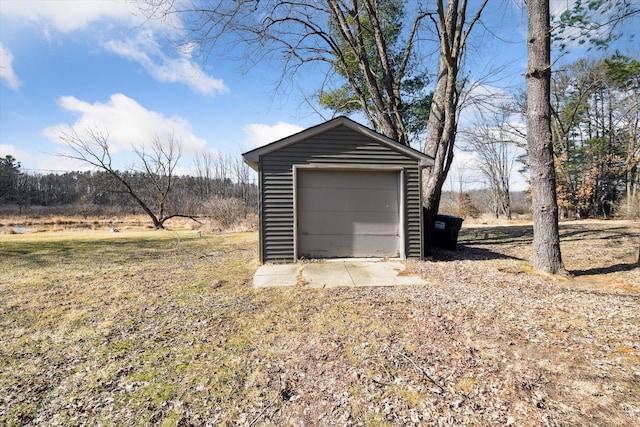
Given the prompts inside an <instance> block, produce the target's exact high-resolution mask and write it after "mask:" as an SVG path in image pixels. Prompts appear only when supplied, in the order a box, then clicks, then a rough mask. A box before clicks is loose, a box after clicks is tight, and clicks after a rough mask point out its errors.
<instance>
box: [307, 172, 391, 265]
mask: <svg viewBox="0 0 640 427" xmlns="http://www.w3.org/2000/svg"><path fill="white" fill-rule="evenodd" d="M399 186H400V179H399V172H398V171H340V170H298V172H297V189H296V190H297V191H296V197H297V219H298V224H297V233H298V236H297V237H298V257H304V258H342V257H385V256H386V257H394V258H395V257H399V256H400V191H399Z"/></svg>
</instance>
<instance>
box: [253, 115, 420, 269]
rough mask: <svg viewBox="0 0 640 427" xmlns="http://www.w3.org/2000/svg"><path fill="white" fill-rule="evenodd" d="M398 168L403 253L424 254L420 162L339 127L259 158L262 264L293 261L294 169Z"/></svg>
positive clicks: (413, 255)
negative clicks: (401, 191) (401, 182)
mask: <svg viewBox="0 0 640 427" xmlns="http://www.w3.org/2000/svg"><path fill="white" fill-rule="evenodd" d="M294 164H295V165H311V164H314V165H322V164H327V165H328V164H332V165H341V164H344V165H345V166H348V165H364V166H370V167H375V166H376V165H381V166H395V167H402V168H403V170H404V174H403V175H404V180H405V182H404V188H405V197H404V201H405V205H404V218H405V230H404V235H405V254H406V256H407V258H413V259H420V258H421V254H422V239H421V234H422V230H421V226H420V224H421V206H420V168H419V165H418V160H416V159H414V158H411V157H409V156H407V155H406V154H404V153H401V152H398V151H395V150H393V149H392V148H391V147H389V146H387V145H384V144H380V143H379V142H377V141H375V140H372V139H370V138H368V137H366V136H365V135H362V134H360V133H359V132H356V131H353V130H351V129H349V128H347V127H344V126H339V127H337V128H335V129H332V130H329V131H327V132H325V133H323V134H321V135H316V136H314V137H311V138H309V139H306V140H304V141H301V142H298V143H295V144H292V145H289V146H287V147H284V148H282V149H280V150H277V151H274V152H272V153H269V154H266V155H264V156H262V157H261V158H260V171H261V177H260V178H261V179H260V181H261V187H262V188H261V203H262V208H261V212H262V215H261V218H260V230H261V233H260V239H261V242H260V243H261V248H262V253H261V258H262V262H274V263H282V262H294V261H295V260H296V254H295V253H294V239H295V236H294V220H295V212H294V200H293V198H294V188H293V185H294V183H293V165H294Z"/></svg>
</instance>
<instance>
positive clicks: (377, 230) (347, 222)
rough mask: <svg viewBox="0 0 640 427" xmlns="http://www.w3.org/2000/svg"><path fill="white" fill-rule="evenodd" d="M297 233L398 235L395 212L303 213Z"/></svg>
mask: <svg viewBox="0 0 640 427" xmlns="http://www.w3.org/2000/svg"><path fill="white" fill-rule="evenodd" d="M304 216H305V218H306V220H305V221H304V222H301V224H300V225H299V233H300V234H302V235H305V234H306V235H308V234H345V235H351V234H354V233H355V234H365V235H366V234H379V235H390V236H397V235H398V228H399V225H398V214H397V212H309V211H307V212H304Z"/></svg>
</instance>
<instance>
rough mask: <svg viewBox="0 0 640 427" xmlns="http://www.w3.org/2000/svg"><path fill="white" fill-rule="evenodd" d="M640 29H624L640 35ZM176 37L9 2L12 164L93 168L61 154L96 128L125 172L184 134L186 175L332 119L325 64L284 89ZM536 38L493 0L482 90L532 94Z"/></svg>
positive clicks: (2, 13) (1, 120) (62, 8)
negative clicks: (529, 39)
mask: <svg viewBox="0 0 640 427" xmlns="http://www.w3.org/2000/svg"><path fill="white" fill-rule="evenodd" d="M427 3H428V2H427ZM470 3H471V5H472V6H473V5H475V4H477V1H473V0H472V1H471V2H470ZM571 3H572V2H571V1H567V0H553V1H552V9H553V11H554V12H555V13H559V11H561V10H562V9H564V8H566V7H567V5H570V4H571ZM407 4H408V9H411V7H412V5H414V4H415V3H414V2H411V1H409V2H408V3H407ZM474 10H475V9H474ZM174 19H179V18H178V17H174ZM638 21H640V20H638V19H636V20H635V23H634V22H628V23H627V24H625V27H624V28H623V31H625V32H626V33H630V32H637V31H638V30H637V28H638V27H639V26H638V24H640V22H638ZM173 24H175V22H174V23H173ZM175 28H176V25H167V23H166V22H162V21H158V20H147V19H146V17H145V15H144V13H142V11H141V10H140V9H139V8H138V7H137V6H136V4H135V3H134V2H131V1H124V0H122V1H118V0H114V1H100V0H93V1H80V0H78V1H64V0H45V1H36V0H33V1H32V0H0V157H4V156H6V155H12V156H14V157H15V158H16V159H17V160H18V161H20V163H21V164H22V167H23V169H24V170H26V171H31V172H34V173H48V172H50V171H55V172H57V171H65V170H78V169H81V168H82V169H84V167H82V166H81V165H79V164H74V163H73V162H71V161H69V160H67V159H64V158H62V157H60V156H57V155H55V154H56V153H59V152H60V150H62V149H63V146H62V145H61V144H60V142H59V135H60V133H61V132H63V131H64V130H65V129H67V128H68V127H69V126H73V127H74V128H76V129H82V128H87V127H93V128H100V129H103V130H107V131H108V133H109V142H110V146H111V149H112V152H113V155H114V159H115V161H116V162H120V163H117V164H120V165H121V167H122V168H125V167H128V165H130V164H131V162H132V161H133V160H132V159H133V157H132V155H131V146H132V144H135V145H138V146H140V145H144V144H145V143H148V142H149V141H150V140H151V137H152V136H157V137H160V138H162V137H163V136H165V135H169V134H172V135H173V136H174V137H175V138H176V139H178V140H180V141H181V142H182V145H183V150H182V151H183V154H182V159H181V162H180V172H181V173H185V174H188V173H190V172H191V171H192V170H193V161H194V156H197V155H198V153H202V152H203V151H210V152H212V153H214V154H222V155H239V154H240V153H241V152H244V151H247V150H250V149H253V148H256V147H258V146H261V145H264V144H266V143H269V142H273V141H275V140H278V139H280V138H282V137H285V136H288V135H291V134H293V133H296V132H298V131H300V130H302V129H304V128H306V127H309V126H313V125H316V124H319V123H322V122H323V121H325V120H327V119H330V118H331V117H332V112H331V111H327V110H324V109H322V108H320V107H319V106H318V104H317V102H316V101H315V98H314V95H316V94H317V90H318V88H319V87H320V85H321V84H322V82H323V80H324V79H325V76H326V72H327V69H326V68H323V66H319V65H308V66H305V67H303V68H301V69H300V70H299V71H298V73H297V74H296V75H294V76H293V78H291V79H289V78H287V79H285V80H283V81H280V79H279V78H280V76H281V73H282V69H281V64H280V63H279V61H277V60H275V59H271V60H267V59H265V60H264V61H258V62H257V63H256V64H255V65H254V66H252V67H247V61H248V59H246V58H245V60H243V59H242V55H241V54H240V49H241V48H240V47H237V48H236V47H235V46H233V45H231V46H230V45H225V43H224V40H222V41H221V43H219V44H218V46H217V47H216V48H215V49H214V50H213V51H211V53H210V54H209V55H208V56H206V57H203V56H198V55H195V54H194V51H192V50H190V49H185V48H182V49H179V50H178V49H172V48H170V46H169V45H168V44H167V43H166V42H165V41H166V40H167V39H169V38H173V36H176V34H175V32H176V31H177V30H175ZM424 34H425V37H424V41H423V42H422V45H421V49H422V51H423V55H424V58H425V63H426V64H431V67H432V68H435V67H436V64H437V61H436V59H435V56H434V53H435V52H437V45H434V44H433V43H430V42H429V41H428V39H429V37H430V35H429V31H428V30H425V32H424ZM525 38H526V11H525V9H524V6H523V2H522V1H521V0H490V2H489V5H488V7H487V10H486V11H485V12H484V18H483V25H482V26H479V27H478V28H477V29H476V31H475V34H474V37H473V38H472V39H471V40H470V45H469V50H468V54H467V57H466V59H465V67H466V69H467V70H468V71H467V73H468V76H469V78H470V80H471V81H473V82H474V85H475V86H474V91H477V93H480V94H482V93H484V94H492V95H493V94H496V96H499V95H500V94H504V93H506V92H511V91H514V90H523V89H524V84H525V82H524V71H525V69H526V44H525ZM634 43H635V42H634V41H630V39H629V37H623V38H622V39H621V40H620V42H619V44H617V45H615V46H612V47H611V51H615V49H619V50H620V51H621V52H622V53H624V54H627V55H630V56H634V57H637V56H638V48H637V46H636V45H635V44H634ZM569 51H570V54H568V55H567V54H565V55H560V54H558V53H556V55H555V58H554V59H557V61H558V62H557V63H556V66H557V64H561V63H567V61H571V60H575V59H577V58H579V57H581V56H599V55H604V54H606V53H605V52H593V51H587V50H586V48H585V47H584V46H573V47H570V49H569ZM435 71H436V70H435V69H433V72H435ZM465 117H466V119H465ZM352 118H353V119H355V120H357V121H359V122H361V123H363V124H365V125H368V123H367V122H366V121H365V120H364V118H363V117H361V116H358V115H355V116H353V117H352ZM464 120H472V115H471V114H469V115H467V116H465V115H463V122H464ZM462 125H464V123H462ZM419 145H420V142H419V141H418V142H417V143H416V147H415V148H420V147H419ZM472 157H473V154H472V153H464V152H460V153H458V154H457V165H458V167H457V169H454V172H453V174H452V178H451V179H452V180H455V179H461V178H456V176H455V175H456V173H457V174H459V175H461V174H463V173H468V174H471V175H473V173H472V172H471V170H472V169H473V167H472V165H471V164H470V159H471V158H472ZM516 169H517V168H516ZM464 171H466V172H464ZM515 174H517V172H515V171H514V179H515V180H516V182H519V183H521V185H520V187H522V188H524V186H525V184H524V178H523V177H522V176H516V175H515ZM470 179H471V181H472V180H473V178H470ZM456 185H457V184H456ZM516 188H518V185H517V184H516Z"/></svg>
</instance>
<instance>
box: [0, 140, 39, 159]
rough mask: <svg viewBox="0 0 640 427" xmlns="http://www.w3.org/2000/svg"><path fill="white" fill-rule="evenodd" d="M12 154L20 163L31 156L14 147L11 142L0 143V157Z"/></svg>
mask: <svg viewBox="0 0 640 427" xmlns="http://www.w3.org/2000/svg"><path fill="white" fill-rule="evenodd" d="M6 156H13V157H14V158H15V159H16V160H18V161H19V162H20V163H22V162H24V161H26V160H29V159H30V158H31V157H30V156H29V154H28V153H26V152H24V151H22V150H20V149H19V148H16V147H15V146H14V145H12V144H0V157H2V158H4V157H6Z"/></svg>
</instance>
